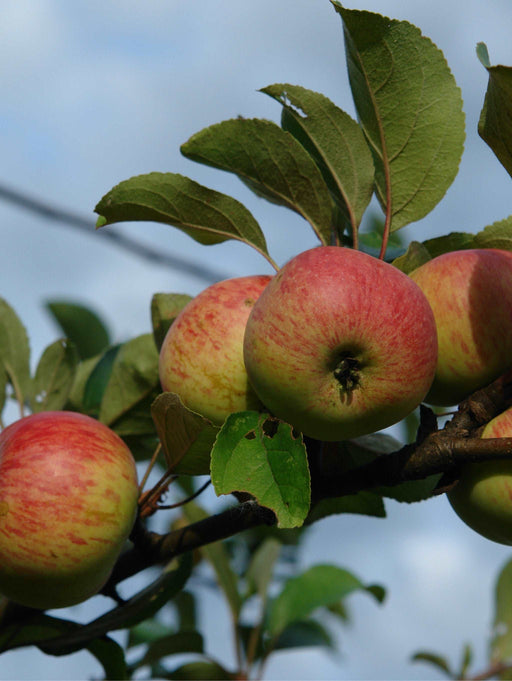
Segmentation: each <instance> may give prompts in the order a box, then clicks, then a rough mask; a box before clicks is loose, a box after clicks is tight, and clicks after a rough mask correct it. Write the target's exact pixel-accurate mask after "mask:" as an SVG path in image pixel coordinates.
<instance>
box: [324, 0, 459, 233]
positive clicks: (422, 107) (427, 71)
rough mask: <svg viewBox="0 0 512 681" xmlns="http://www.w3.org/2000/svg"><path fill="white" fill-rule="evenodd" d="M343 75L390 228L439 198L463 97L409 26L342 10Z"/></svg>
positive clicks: (452, 164) (450, 166)
mask: <svg viewBox="0 0 512 681" xmlns="http://www.w3.org/2000/svg"><path fill="white" fill-rule="evenodd" d="M333 5H334V9H335V10H336V12H337V13H338V14H340V15H341V18H342V21H343V25H344V36H345V47H346V55H347V66H348V74H349V79H350V86H351V89H352V95H353V97H354V101H355V105H356V109H357V113H358V116H359V119H360V122H361V125H362V127H363V131H364V133H365V135H366V138H367V141H368V144H369V146H370V149H371V150H372V152H373V158H374V163H375V172H376V175H375V180H376V192H377V197H378V199H379V201H380V203H381V205H382V207H383V210H384V211H386V209H387V208H388V206H389V208H390V211H391V217H392V223H391V229H392V230H396V229H399V228H400V227H403V226H404V225H407V224H409V223H411V222H414V221H416V220H419V219H420V218H422V217H424V216H425V215H427V213H429V212H430V211H431V210H432V209H433V208H434V207H435V206H436V205H437V203H438V202H439V201H440V200H441V199H442V197H443V196H444V194H445V193H446V190H447V189H448V187H449V186H450V185H451V183H452V182H453V180H454V178H455V176H456V174H457V170H458V165H459V162H460V158H461V156H462V151H463V143H464V114H463V112H462V98H461V94H460V90H459V88H458V87H457V85H456V83H455V80H454V78H453V75H452V73H451V71H450V69H449V68H448V65H447V64H446V61H445V59H444V56H443V54H442V52H441V51H440V50H439V49H438V48H437V47H436V46H435V45H434V44H433V43H432V42H431V41H430V40H429V39H428V38H426V37H424V36H422V35H421V33H420V31H419V29H418V28H416V27H415V26H413V25H412V24H410V23H408V22H406V21H397V20H391V19H388V18H387V17H383V16H381V15H379V14H374V13H370V12H363V11H357V10H348V9H345V8H344V7H343V6H342V5H341V4H340V3H339V2H336V1H335V0H333Z"/></svg>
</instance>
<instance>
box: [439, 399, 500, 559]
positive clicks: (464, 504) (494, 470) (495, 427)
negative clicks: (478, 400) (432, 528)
mask: <svg viewBox="0 0 512 681" xmlns="http://www.w3.org/2000/svg"><path fill="white" fill-rule="evenodd" d="M482 437H486V438H489V437H512V409H507V411H504V412H503V413H502V414H500V415H499V416H496V418H494V419H493V420H492V421H490V422H489V423H488V424H487V425H486V426H485V428H484V430H483V432H482ZM447 497H448V500H449V502H450V504H451V505H452V508H453V510H454V511H455V513H457V515H458V516H459V517H460V518H461V520H463V521H464V522H465V523H466V525H469V527H471V528H472V529H473V530H475V532H478V534H481V535H482V536H483V537H486V538H487V539H490V540H491V541H495V542H498V543H499V544H507V545H509V546H511V545H512V460H505V459H502V460H494V461H483V462H481V463H470V464H465V465H464V467H463V468H462V472H461V476H460V479H459V482H458V483H457V484H456V485H455V487H453V489H452V490H450V492H448V494H447Z"/></svg>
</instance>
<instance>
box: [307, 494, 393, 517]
mask: <svg viewBox="0 0 512 681" xmlns="http://www.w3.org/2000/svg"><path fill="white" fill-rule="evenodd" d="M340 513H357V514H358V515H369V516H373V517H375V518H385V517H386V509H385V507H384V502H383V500H382V498H381V497H380V496H378V495H377V494H373V493H372V492H359V493H358V494H350V495H347V496H343V497H338V498H335V499H322V500H321V501H320V502H318V503H317V504H315V506H313V508H312V509H311V512H310V513H309V515H308V517H307V524H308V525H310V524H311V523H314V522H317V521H318V520H320V519H321V518H325V517H326V516H329V515H337V514H340Z"/></svg>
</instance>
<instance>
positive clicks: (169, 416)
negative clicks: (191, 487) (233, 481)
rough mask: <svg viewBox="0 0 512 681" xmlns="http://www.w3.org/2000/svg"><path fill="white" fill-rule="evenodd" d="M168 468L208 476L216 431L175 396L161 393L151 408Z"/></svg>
mask: <svg viewBox="0 0 512 681" xmlns="http://www.w3.org/2000/svg"><path fill="white" fill-rule="evenodd" d="M151 414H152V417H153V421H154V423H155V427H156V430H157V433H158V437H159V438H160V442H161V443H162V448H163V450H164V454H165V459H166V462H167V467H168V468H169V470H172V471H174V472H175V473H183V474H185V475H208V474H209V473H210V452H211V450H212V447H213V444H214V442H215V438H216V436H217V433H218V432H219V428H218V427H217V426H214V425H213V424H212V423H211V421H209V420H208V419H206V418H205V417H204V416H201V415H200V414H196V413H195V412H193V411H191V410H190V409H187V407H185V406H184V404H183V403H182V401H181V400H180V398H179V396H178V395H176V394H175V393H162V394H161V395H159V396H158V397H157V398H156V399H155V401H154V402H153V404H152V405H151Z"/></svg>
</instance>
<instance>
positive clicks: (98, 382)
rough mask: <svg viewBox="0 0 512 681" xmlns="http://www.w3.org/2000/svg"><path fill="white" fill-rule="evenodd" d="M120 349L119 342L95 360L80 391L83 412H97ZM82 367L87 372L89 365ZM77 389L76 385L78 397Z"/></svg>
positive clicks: (82, 376)
mask: <svg viewBox="0 0 512 681" xmlns="http://www.w3.org/2000/svg"><path fill="white" fill-rule="evenodd" d="M120 349H121V344H119V345H113V346H112V347H111V348H108V350H106V351H105V352H104V353H103V355H102V356H101V357H100V359H99V360H97V361H95V363H94V367H93V368H92V371H90V373H89V375H88V376H87V378H86V381H85V385H84V388H83V393H82V405H83V411H84V412H85V413H87V414H90V415H93V416H97V415H98V414H99V410H100V406H101V400H102V399H103V395H104V393H105V390H106V388H107V385H108V382H109V379H110V375H111V373H112V369H113V367H114V362H115V360H116V357H117V353H118V352H119V350H120ZM91 362H94V358H93V359H91ZM84 368H85V369H86V371H85V372H84V373H85V374H87V371H88V370H89V368H90V367H89V365H88V364H87V366H86V367H84ZM81 378H82V379H83V378H85V376H84V374H82V375H81ZM79 390H80V388H78V387H77V394H76V397H78V391H79ZM74 392H75V390H74V389H73V391H72V396H73V393H74Z"/></svg>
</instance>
